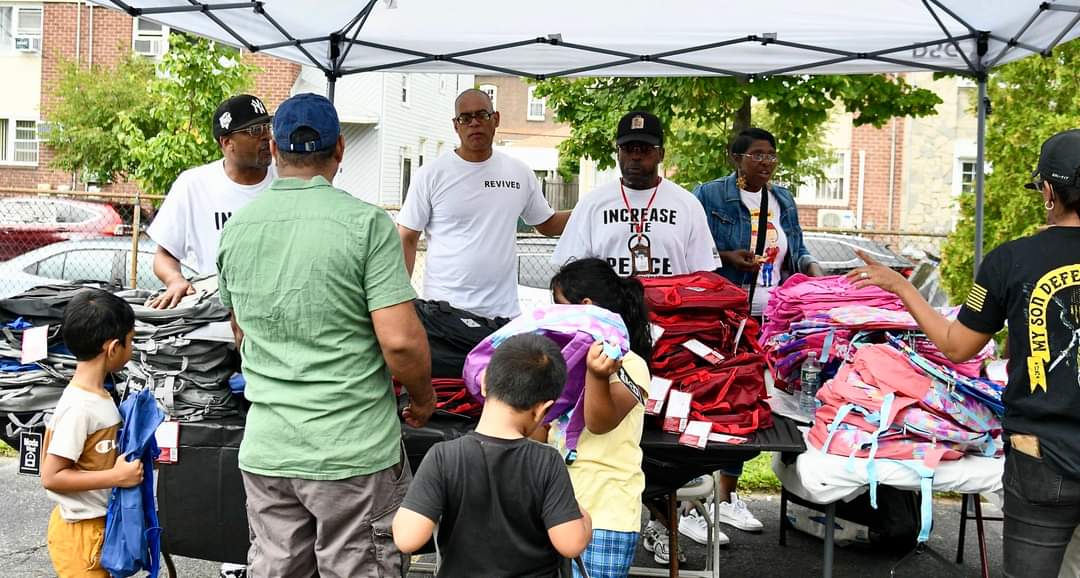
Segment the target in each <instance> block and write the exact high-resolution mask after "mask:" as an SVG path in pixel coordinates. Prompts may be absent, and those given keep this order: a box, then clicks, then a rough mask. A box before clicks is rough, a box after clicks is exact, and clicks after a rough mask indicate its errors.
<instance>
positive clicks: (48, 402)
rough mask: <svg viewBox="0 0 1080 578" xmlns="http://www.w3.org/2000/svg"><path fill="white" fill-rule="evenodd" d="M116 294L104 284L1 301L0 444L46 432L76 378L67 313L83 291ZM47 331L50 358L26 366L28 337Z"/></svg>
mask: <svg viewBox="0 0 1080 578" xmlns="http://www.w3.org/2000/svg"><path fill="white" fill-rule="evenodd" d="M88 287H90V288H95V289H102V290H107V291H108V290H115V289H116V288H115V287H113V286H110V285H107V284H104V283H82V284H56V285H43V286H40V287H35V288H33V289H30V290H28V291H25V292H23V293H20V294H19V295H16V296H14V297H10V298H8V299H4V300H0V439H3V440H5V441H6V442H7V443H8V444H11V445H16V444H18V439H19V435H20V434H21V433H22V432H23V431H39V432H40V431H44V429H45V424H46V422H47V420H48V419H49V416H51V414H52V411H53V409H55V408H56V404H57V403H58V402H59V401H60V395H61V394H62V393H63V391H64V387H66V386H67V384H68V382H70V381H71V378H72V377H73V376H74V375H75V357H74V356H73V355H71V352H70V351H68V349H67V348H66V347H65V346H64V343H63V338H62V336H61V323H62V321H63V318H64V308H65V307H67V304H68V302H69V301H71V299H72V298H73V297H74V296H75V295H76V294H77V293H78V292H79V291H82V290H83V289H86V288H88ZM42 325H47V326H48V327H49V329H48V336H47V339H48V356H47V357H45V358H44V359H41V360H39V361H35V362H33V363H26V364H24V363H22V361H21V358H22V340H23V334H24V332H25V331H26V330H27V329H30V328H31V327H37V326H42Z"/></svg>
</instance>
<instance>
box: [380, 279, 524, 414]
mask: <svg viewBox="0 0 1080 578" xmlns="http://www.w3.org/2000/svg"><path fill="white" fill-rule="evenodd" d="M413 304H414V305H415V306H416V314H417V316H419V317H420V323H421V324H423V326H424V331H425V332H426V333H427V337H428V347H429V348H430V349H431V377H432V379H431V385H432V387H433V388H434V390H435V409H436V411H439V412H443V413H449V414H453V415H459V416H464V417H470V418H474V417H479V416H480V409H481V407H482V405H481V403H480V402H479V401H477V400H476V399H474V398H473V397H472V396H471V395H469V392H468V390H467V389H466V388H465V380H464V379H463V378H462V372H463V370H464V367H465V358H466V356H468V355H469V352H470V351H472V350H473V348H474V347H476V346H477V345H479V344H480V342H481V341H483V340H484V339H485V338H486V337H488V336H489V335H491V334H492V333H494V332H495V330H497V329H499V328H500V327H502V326H504V325H506V324H507V323H508V322H509V321H510V320H509V319H505V318H501V317H500V318H494V319H489V318H487V317H483V316H481V315H477V314H475V313H470V312H468V311H465V310H463V309H457V308H455V307H453V306H451V305H450V304H449V303H447V302H446V301H425V300H423V299H417V300H416V301H414V302H413ZM395 385H396V386H397V389H398V394H399V396H400V394H401V388H400V384H397V383H396V382H395Z"/></svg>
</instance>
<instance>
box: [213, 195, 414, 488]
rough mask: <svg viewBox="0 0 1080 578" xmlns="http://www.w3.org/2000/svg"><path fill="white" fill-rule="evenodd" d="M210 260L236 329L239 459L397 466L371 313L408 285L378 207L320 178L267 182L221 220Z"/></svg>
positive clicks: (277, 466) (326, 471) (272, 471)
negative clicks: (239, 337) (239, 334)
mask: <svg viewBox="0 0 1080 578" xmlns="http://www.w3.org/2000/svg"><path fill="white" fill-rule="evenodd" d="M217 263H218V270H219V279H218V283H219V287H220V290H221V300H222V302H223V303H224V304H225V305H226V306H227V307H229V308H230V309H232V310H233V313H234V315H235V317H236V320H237V323H238V324H239V325H240V328H241V329H242V330H243V331H244V342H243V346H242V348H241V355H242V358H243V368H244V376H245V377H246V379H247V386H246V390H245V392H244V394H245V396H246V397H247V399H248V400H249V401H250V402H251V404H252V406H251V410H250V411H249V412H248V416H247V428H246V431H245V433H244V441H243V443H242V444H241V445H240V468H241V469H242V470H244V471H246V472H251V473H254V474H259V475H264V476H277V477H295V478H303V479H310V480H340V479H345V478H349V477H353V476H359V475H367V474H371V473H375V472H378V471H380V470H383V469H386V468H388V467H391V466H393V465H395V464H397V463H398V459H399V440H400V438H401V426H400V424H399V423H398V417H397V411H396V410H397V405H396V402H395V399H394V395H393V389H392V387H391V383H390V375H389V372H388V370H387V367H386V363H385V361H384V360H383V357H382V351H381V350H380V348H379V344H378V342H377V340H376V338H375V330H374V326H373V325H372V321H371V312H372V311H375V310H377V309H380V308H384V307H389V306H392V305H397V304H399V303H404V302H407V301H410V300H412V299H414V298H415V297H416V293H415V292H414V291H413V289H412V286H411V285H410V283H409V278H408V275H407V273H406V271H405V263H404V257H403V255H402V251H401V241H400V240H399V238H398V234H397V230H396V228H395V227H394V223H393V221H392V220H391V219H390V216H389V215H387V214H386V212H385V211H384V210H382V209H380V208H379V207H376V206H374V205H371V204H369V203H365V202H363V201H361V200H359V199H356V198H354V197H353V196H351V195H350V194H348V193H347V192H345V191H343V190H341V189H337V188H334V187H333V186H332V185H331V184H330V183H329V182H328V181H327V180H326V179H324V178H322V177H315V178H313V179H311V180H301V179H289V178H283V179H278V180H276V181H274V183H273V184H272V185H271V186H270V188H269V189H267V190H266V191H264V192H263V193H261V194H260V195H259V196H258V197H257V198H256V199H255V200H254V201H252V202H251V203H250V204H248V205H247V206H246V207H244V208H243V209H241V210H239V211H237V212H236V214H235V215H233V216H232V217H231V218H230V219H229V220H228V223H227V224H226V226H225V228H224V230H223V231H222V234H221V243H220V246H219V248H218V260H217Z"/></svg>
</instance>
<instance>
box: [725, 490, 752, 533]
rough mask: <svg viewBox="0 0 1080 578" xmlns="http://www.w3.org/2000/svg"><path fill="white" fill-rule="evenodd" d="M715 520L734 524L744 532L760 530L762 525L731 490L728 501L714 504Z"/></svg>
mask: <svg viewBox="0 0 1080 578" xmlns="http://www.w3.org/2000/svg"><path fill="white" fill-rule="evenodd" d="M716 521H717V522H721V523H724V524H728V525H730V526H735V527H736V528H738V529H740V530H742V531H744V532H760V531H761V530H762V528H763V527H764V526H763V525H762V524H761V522H760V521H759V520H758V519H757V518H755V517H754V514H752V513H750V509H749V508H747V507H746V502H744V501H742V500H740V499H739V496H738V494H736V493H735V492H731V501H730V502H720V503H719V504H717V505H716Z"/></svg>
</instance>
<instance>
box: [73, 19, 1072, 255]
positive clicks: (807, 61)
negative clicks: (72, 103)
mask: <svg viewBox="0 0 1080 578" xmlns="http://www.w3.org/2000/svg"><path fill="white" fill-rule="evenodd" d="M92 1H93V2H95V3H97V4H102V5H105V6H111V7H113V8H118V9H120V10H123V11H125V12H127V13H128V14H130V15H132V16H138V17H142V18H147V19H150V20H153V21H156V22H160V23H161V24H165V25H167V26H169V27H171V28H174V29H178V30H183V31H187V32H191V33H194V34H197V35H200V36H205V37H208V38H212V39H215V40H218V41H221V42H225V43H228V44H232V45H235V46H238V47H242V48H245V49H247V50H250V51H253V52H265V53H268V54H271V55H273V56H277V57H280V58H284V59H287V60H291V61H294V62H298V63H300V64H305V65H310V66H315V67H317V68H319V69H320V70H322V71H323V73H324V74H326V77H327V79H328V81H329V83H330V89H329V94H330V97H331V98H333V94H334V81H335V79H337V78H339V77H341V76H344V75H348V74H356V73H361V72H372V71H385V70H394V71H400V72H434V73H461V74H506V75H513V76H523V77H531V78H536V79H543V78H550V77H555V76H706V75H724V76H737V77H742V78H746V79H748V80H752V79H753V78H755V77H758V76H766V75H779V74H790V75H804V74H866V73H882V72H909V71H916V70H929V71H938V72H952V73H958V74H965V75H969V76H972V77H973V78H975V79H976V80H977V81H978V86H979V101H978V138H977V146H978V154H977V160H976V227H975V263H976V267H977V266H978V264H979V263H980V262H981V259H982V239H983V226H982V225H983V191H984V171H983V167H984V150H985V146H984V145H985V134H986V113H987V107H988V102H987V99H986V79H987V72H988V71H989V70H991V69H992V68H993V67H995V66H998V65H1000V64H1004V63H1007V62H1011V61H1013V60H1017V59H1020V58H1024V57H1026V56H1030V55H1032V54H1040V55H1043V56H1046V55H1049V54H1050V52H1051V51H1052V50H1053V49H1054V47H1055V46H1057V45H1058V44H1059V43H1061V42H1065V41H1068V40H1071V39H1073V38H1075V37H1076V36H1078V35H1080V26H1078V23H1080V0H1050V1H1039V0H875V1H873V2H866V1H865V0H815V1H808V0H771V1H769V2H765V3H762V4H758V3H756V2H753V1H749V0H739V1H734V2H732V1H720V0H677V1H675V2H670V3H666V4H661V3H657V2H654V1H652V0H548V1H547V2H544V3H541V4H535V5H532V4H527V3H524V2H514V1H509V2H508V1H493V0H452V1H451V0H308V1H304V2H298V1H296V0H262V1H228V0H128V1H126V2H125V1H122V0H92ZM1035 81H1037V80H1035ZM1031 144H1032V146H1036V145H1037V144H1038V143H1031Z"/></svg>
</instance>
